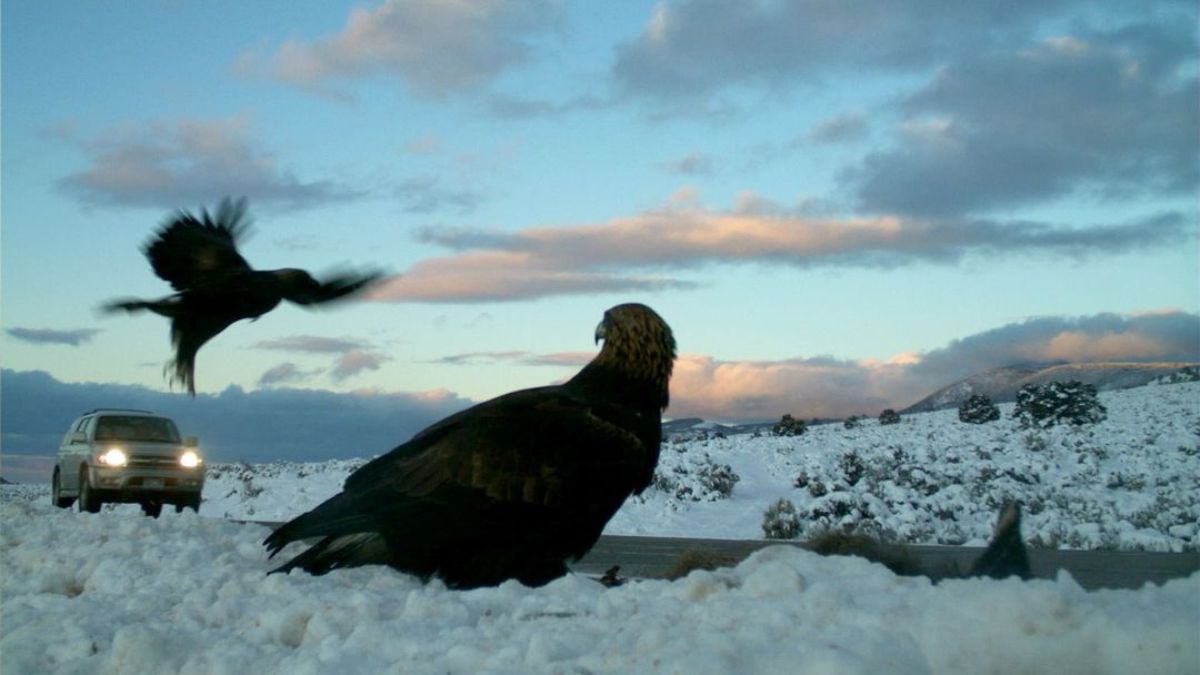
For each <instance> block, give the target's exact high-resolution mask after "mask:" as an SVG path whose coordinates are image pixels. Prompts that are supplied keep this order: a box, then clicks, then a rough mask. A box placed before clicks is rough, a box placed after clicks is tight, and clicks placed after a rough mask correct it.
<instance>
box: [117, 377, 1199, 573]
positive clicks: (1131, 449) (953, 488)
mask: <svg viewBox="0 0 1200 675" xmlns="http://www.w3.org/2000/svg"><path fill="white" fill-rule="evenodd" d="M1100 400H1101V401H1102V402H1103V404H1104V405H1105V406H1107V408H1108V419H1107V420H1105V421H1104V422H1102V423H1100V424H1097V425H1094V426H1090V427H1083V428H1079V429H1075V428H1070V427H1056V428H1052V429H1049V430H1022V429H1020V428H1019V427H1018V425H1017V424H1016V422H1015V421H1014V420H1012V419H1011V417H1010V414H1011V410H1012V406H1011V404H1010V405H1002V406H1000V408H1001V410H1002V412H1003V416H1002V418H1001V420H1000V421H998V422H994V423H991V424H984V425H972V424H963V423H961V422H959V421H958V417H957V415H956V413H955V411H953V410H949V411H939V412H933V413H922V414H915V415H907V416H905V417H904V418H903V419H902V421H901V423H900V424H895V425H889V426H880V425H879V424H878V422H876V421H875V420H865V421H864V422H863V423H862V425H861V426H860V427H859V428H857V429H845V428H844V427H843V426H842V425H841V424H828V425H820V426H815V427H810V428H809V431H808V433H806V434H804V435H803V436H799V437H790V438H777V437H770V436H764V437H757V438H755V437H752V436H749V435H739V436H729V437H727V438H718V437H714V438H705V437H703V436H702V437H700V438H695V439H693V440H675V441H670V442H668V443H667V444H665V445H664V448H663V453H662V459H661V461H660V466H659V470H658V475H659V480H658V481H657V482H656V485H655V487H653V488H651V489H649V490H647V491H646V492H645V493H644V494H643V495H642V496H641V497H637V498H633V499H631V500H629V501H628V502H627V503H626V504H625V506H624V507H623V508H622V509H621V511H620V512H618V514H617V515H616V517H614V518H613V520H612V521H611V522H610V524H609V527H608V529H607V530H606V531H607V532H608V533H609V534H644V535H657V536H688V537H715V538H729V539H759V538H762V537H763V532H762V519H763V513H764V511H765V510H766V509H767V507H768V506H769V505H770V504H772V503H773V502H775V501H776V500H778V499H780V498H784V499H788V500H790V501H791V502H793V503H794V504H795V505H796V507H797V510H798V511H799V512H800V513H801V514H802V515H803V516H804V518H803V523H802V526H803V531H802V532H801V534H800V536H801V538H808V537H809V536H810V535H811V534H812V533H813V532H814V531H816V530H821V529H824V528H828V527H843V528H852V529H859V530H862V531H865V532H868V533H872V534H878V535H880V536H883V537H885V538H888V539H890V540H894V541H899V542H908V543H942V544H964V543H970V544H975V545H982V544H983V543H984V542H985V541H986V540H987V538H988V537H989V536H990V534H991V528H992V525H993V522H994V519H995V515H996V510H997V508H998V507H999V505H1000V503H1001V502H1002V501H1003V500H1005V499H1009V498H1015V499H1020V500H1021V501H1022V502H1023V503H1024V504H1025V511H1026V514H1025V536H1026V539H1027V540H1028V541H1029V542H1030V543H1031V544H1032V545H1035V546H1047V547H1057V548H1086V549H1092V548H1109V549H1128V550H1152V551H1179V550H1196V549H1197V548H1200V537H1198V534H1200V532H1198V530H1197V523H1198V522H1200V383H1186V384H1173V385H1164V386H1152V387H1141V388H1138V389H1131V390H1125V391H1114V392H1104V393H1102V394H1101V395H1100ZM360 465H361V463H360V462H355V461H336V462H328V463H323V464H292V463H286V462H278V463H273V464H265V465H254V466H250V465H224V466H216V467H211V468H210V474H209V476H210V482H209V485H208V486H207V487H206V490H205V504H204V506H203V510H202V512H203V513H204V514H205V515H210V516H218V517H227V518H239V519H255V520H286V519H288V518H291V517H293V516H295V515H298V514H299V513H302V512H304V511H306V510H308V509H310V508H312V507H314V506H316V505H317V504H319V503H320V502H321V501H323V500H324V499H326V498H328V497H330V496H332V495H333V494H336V493H337V492H338V491H339V490H340V488H341V483H342V481H343V480H345V477H346V476H347V475H348V474H349V473H350V472H351V471H353V470H354V469H355V468H357V467H358V466H360ZM726 465H727V466H728V467H729V468H730V469H731V470H732V473H734V474H736V475H737V477H738V480H737V481H736V482H735V483H733V489H732V492H731V493H730V494H729V496H728V497H727V498H723V497H722V495H721V494H720V493H719V492H716V491H714V490H712V489H711V486H713V485H717V484H719V483H720V482H721V478H722V471H721V469H720V468H723V467H724V466H726ZM714 468H716V473H715V474H714V473H713V472H714ZM855 474H861V475H859V476H858V478H857V480H856V482H853V483H852V480H854V479H855ZM802 475H803V478H802V479H801V481H800V482H801V483H803V486H802V487H797V486H796V482H797V479H798V478H801V476H802ZM726 480H728V478H726ZM706 481H707V484H708V485H707V486H706ZM818 484H819V485H820V487H818ZM821 488H824V490H825V494H824V495H822V496H816V493H820V492H821ZM124 508H126V509H134V510H136V507H124Z"/></svg>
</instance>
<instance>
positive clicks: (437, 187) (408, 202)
mask: <svg viewBox="0 0 1200 675" xmlns="http://www.w3.org/2000/svg"><path fill="white" fill-rule="evenodd" d="M395 194H396V196H397V197H399V198H400V201H401V203H402V204H403V205H404V210H405V211H406V212H407V213H434V212H436V211H454V212H455V213H457V214H458V215H466V214H468V213H471V212H472V211H474V210H475V209H476V208H478V207H479V205H480V204H481V203H482V202H483V200H484V195H483V193H481V192H476V191H473V190H467V189H457V190H456V189H453V188H447V187H443V186H442V184H441V181H440V180H439V179H438V178H436V177H434V176H417V177H414V178H409V179H408V180H405V181H403V182H401V183H400V184H399V185H397V186H396V190H395Z"/></svg>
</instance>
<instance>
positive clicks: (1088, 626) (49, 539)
mask: <svg viewBox="0 0 1200 675" xmlns="http://www.w3.org/2000/svg"><path fill="white" fill-rule="evenodd" d="M0 526H2V527H0V569H3V575H2V576H0V604H2V606H3V623H2V624H0V659H2V669H3V672H4V673H5V674H6V675H9V674H11V675H19V674H23V673H111V674H113V675H116V674H120V673H130V674H142V673H187V674H189V675H205V674H210V673H211V674H218V673H220V674H235V673H236V674H241V673H255V674H257V675H268V674H271V673H281V674H282V673H287V674H289V675H291V674H300V675H302V674H305V673H328V672H338V673H347V674H351V673H364V674H372V675H374V674H376V673H389V672H391V673H400V672H403V673H481V672H489V673H530V672H532V673H585V672H590V673H630V672H652V673H698V674H703V673H731V672H738V673H783V672H787V673H872V674H874V673H879V672H888V673H960V672H967V671H970V672H978V673H1013V672H1048V671H1052V672H1064V673H1127V672H1138V673H1181V672H1195V671H1196V669H1197V668H1198V667H1200V647H1198V646H1197V645H1198V643H1197V641H1196V639H1195V636H1196V635H1197V634H1200V573H1197V574H1195V575H1193V576H1192V577H1190V578H1188V579H1182V580H1176V581H1172V582H1170V583H1167V584H1166V585H1164V586H1161V587H1155V586H1150V585H1148V586H1146V587H1144V588H1143V589H1141V590H1137V591H1096V592H1085V591H1083V590H1082V589H1081V588H1080V587H1079V586H1078V585H1077V584H1076V583H1075V582H1074V581H1073V580H1072V579H1071V578H1070V577H1069V576H1067V575H1065V574H1063V575H1061V576H1060V577H1059V578H1058V579H1056V580H1054V581H1032V582H1026V583H1021V582H1019V581H1016V580H1005V581H991V580H962V581H958V580H955V581H947V582H943V583H942V584H940V585H937V586H934V585H931V584H930V583H929V582H928V581H927V580H925V579H922V578H901V577H896V576H894V575H893V574H891V573H890V572H889V571H887V570H886V569H885V568H883V567H882V566H879V565H874V564H871V563H868V562H866V561H864V560H860V559H853V558H821V557H819V556H817V555H814V554H811V553H808V552H806V551H803V550H800V549H796V548H793V547H772V548H768V549H765V550H763V551H762V552H760V553H758V554H756V555H754V556H752V557H751V558H750V559H748V560H746V561H745V562H743V563H742V564H741V565H739V566H737V567H736V568H733V569H725V570H718V571H716V572H703V571H698V572H693V573H692V574H691V575H690V576H688V577H686V578H684V579H680V580H678V581H675V582H667V581H636V582H631V583H629V584H626V585H625V586H622V587H620V588H615V589H606V588H604V587H602V586H601V585H600V584H598V583H596V582H594V581H592V580H590V579H588V578H585V577H580V576H567V577H564V578H562V579H559V580H557V581H555V582H553V583H551V584H549V585H547V586H545V587H543V588H538V589H528V588H525V587H523V586H521V585H519V584H517V583H515V582H510V583H506V584H504V585H502V586H499V587H497V588H487V589H479V590H474V591H465V592H462V591H450V590H447V589H446V588H445V587H444V586H442V585H441V584H440V583H438V582H433V583H430V584H426V585H422V584H420V583H419V582H418V581H417V580H415V579H414V578H412V577H409V576H407V575H404V574H400V573H398V572H395V571H393V570H390V569H387V568H379V567H371V568H357V569H350V570H340V571H337V572H334V573H331V574H329V575H327V576H324V577H311V576H308V575H306V574H303V573H293V574H292V575H290V576H281V575H273V576H266V575H265V572H266V570H267V569H269V567H270V564H269V563H268V561H267V559H266V555H265V552H264V550H263V548H262V546H261V545H260V542H261V540H262V538H263V537H264V536H265V535H266V533H267V530H266V528H264V527H261V526H257V525H246V524H239V523H233V522H229V521H225V520H221V519H216V518H204V517H197V516H196V515H194V514H192V513H191V512H186V513H184V514H181V515H176V514H174V513H164V514H163V516H162V517H161V518H159V519H158V520H154V519H150V518H143V517H128V514H125V513H122V512H116V511H110V512H102V513H100V514H95V515H92V514H79V513H76V512H71V511H62V510H59V509H55V508H53V507H51V506H50V505H49V504H48V503H46V502H45V501H25V500H18V499H9V500H7V501H5V502H4V503H3V504H0Z"/></svg>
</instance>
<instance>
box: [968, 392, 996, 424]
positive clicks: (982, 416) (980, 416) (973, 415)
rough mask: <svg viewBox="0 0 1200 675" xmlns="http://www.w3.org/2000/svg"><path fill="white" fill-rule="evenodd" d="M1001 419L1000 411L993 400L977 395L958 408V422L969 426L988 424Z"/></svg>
mask: <svg viewBox="0 0 1200 675" xmlns="http://www.w3.org/2000/svg"><path fill="white" fill-rule="evenodd" d="M998 419H1000V409H999V408H997V407H996V404H995V403H992V399H990V398H988V397H987V396H984V395H983V394H975V395H974V396H971V397H970V398H968V399H967V400H965V401H963V402H962V405H960V406H958V420H959V421H960V422H966V423H967V424H987V423H988V422H995V421H996V420H998Z"/></svg>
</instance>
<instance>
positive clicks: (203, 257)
mask: <svg viewBox="0 0 1200 675" xmlns="http://www.w3.org/2000/svg"><path fill="white" fill-rule="evenodd" d="M248 226H249V221H248V220H247V218H246V200H245V199H240V200H238V201H236V202H233V201H230V200H229V199H225V200H223V201H222V202H221V205H220V206H219V207H218V208H217V212H216V215H215V217H214V216H211V215H209V213H208V211H207V210H203V209H202V210H201V211H200V217H199V218H197V217H196V216H194V215H192V214H190V213H188V212H187V211H183V210H180V211H178V212H176V213H175V215H174V216H173V217H172V218H171V219H170V220H168V221H167V222H166V223H164V224H163V225H162V227H161V228H159V230H158V232H157V233H155V235H154V237H153V238H151V240H150V241H148V242H146V245H145V246H144V247H143V249H142V250H143V251H144V252H145V254H146V257H147V258H149V259H150V265H151V266H152V267H153V268H154V273H155V274H157V275H158V276H159V277H160V278H162V279H163V280H164V281H168V282H170V284H171V286H172V287H173V288H174V289H175V290H176V293H175V294H174V295H169V296H167V297H165V298H162V299H159V300H138V299H128V300H116V301H113V302H109V303H107V304H105V305H104V306H103V307H102V309H104V310H105V311H108V312H115V311H119V310H122V309H123V310H126V311H128V312H138V311H141V310H147V309H148V310H150V311H151V312H154V313H155V314H161V315H162V316H165V317H167V318H169V319H170V320H171V343H172V345H173V346H174V347H175V358H174V361H173V363H168V364H167V367H168V368H171V367H172V366H173V368H174V372H173V373H172V376H171V381H172V382H174V381H181V382H183V384H184V385H185V386H186V387H187V390H188V393H189V394H191V395H192V396H195V395H196V377H195V367H196V352H198V351H199V350H200V347H201V346H203V345H204V343H205V342H208V341H209V340H210V339H212V338H213V337H215V336H216V335H217V334H218V333H220V332H221V331H223V330H225V329H226V328H227V327H228V326H229V325H230V324H232V323H233V322H235V321H238V320H241V319H257V318H258V317H260V316H262V315H263V314H266V313H267V312H269V311H271V310H272V309H274V308H275V306H276V305H278V304H279V301H280V300H290V301H291V302H294V303H296V304H299V305H314V304H318V303H323V302H328V301H330V300H336V299H338V298H341V297H343V296H346V295H349V294H350V293H353V292H355V291H357V290H359V289H361V288H362V287H364V286H366V285H367V284H369V283H371V282H372V281H374V280H376V279H377V278H378V276H379V275H377V274H343V275H339V276H335V277H333V278H331V279H328V280H327V281H324V282H320V281H317V280H316V279H314V278H313V277H312V276H311V275H310V274H309V273H308V272H305V271H304V270H301V269H291V268H289V269H280V270H254V269H251V268H250V265H249V264H247V263H246V260H245V259H244V258H242V256H241V255H240V254H239V253H238V251H237V241H238V239H239V238H241V236H242V235H243V234H244V233H245V231H246V229H247V227H248Z"/></svg>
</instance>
